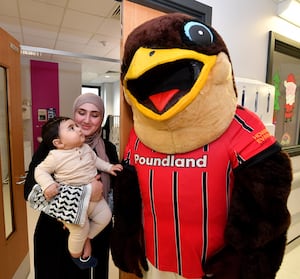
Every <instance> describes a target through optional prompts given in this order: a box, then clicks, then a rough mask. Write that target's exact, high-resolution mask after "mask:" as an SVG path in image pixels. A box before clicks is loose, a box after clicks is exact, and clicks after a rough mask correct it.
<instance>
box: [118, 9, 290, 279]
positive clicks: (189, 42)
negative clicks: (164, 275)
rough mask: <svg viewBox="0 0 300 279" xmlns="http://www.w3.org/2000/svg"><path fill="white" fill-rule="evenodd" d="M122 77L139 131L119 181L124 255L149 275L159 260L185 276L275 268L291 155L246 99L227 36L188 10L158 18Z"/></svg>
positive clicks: (234, 275)
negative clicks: (240, 95) (240, 100)
mask: <svg viewBox="0 0 300 279" xmlns="http://www.w3.org/2000/svg"><path fill="white" fill-rule="evenodd" d="M121 81H122V85H123V88H124V96H125V99H126V101H127V102H128V104H129V105H130V106H131V109H132V112H133V130H132V131H131V133H130V137H129V140H128V144H127V147H126V150H125V154H124V167H125V169H124V171H123V172H122V173H120V174H119V175H118V178H117V181H116V186H115V189H114V229H113V233H112V256H113V260H114V262H115V264H116V265H117V266H118V267H119V268H120V269H121V270H124V271H126V272H130V273H135V274H136V275H137V276H139V277H142V276H143V275H144V276H145V277H147V270H148V266H149V263H151V266H152V267H153V266H154V267H155V269H157V270H159V272H166V271H167V272H172V273H175V274H177V275H180V276H182V277H183V278H208V277H210V278H215V279H221V278H222V279H224V278H226V279H238V278H243V279H246V278H247V279H250V278H251V279H271V278H274V277H275V274H276V272H277V270H278V269H279V266H280V264H281V261H282V257H283V254H284V249H285V243H286V232H287V229H288V226H289V223H290V215H289V212H288V210H287V198H288V195H289V192H290V187H291V181H292V170H291V165H290V160H289V157H288V156H287V154H285V153H284V152H283V151H281V147H280V145H279V144H278V143H277V142H276V139H275V138H274V137H273V136H272V135H270V134H269V132H268V131H267V129H266V128H265V126H264V125H263V123H262V122H261V121H260V120H259V118H258V117H257V116H256V115H255V114H253V113H252V112H250V111H249V110H247V109H246V108H243V107H241V106H238V105H237V92H236V87H235V82H234V75H233V71H232V67H231V61H230V57H229V53H228V50H227V48H226V45H225V44H224V42H223V40H222V38H221V36H220V35H219V34H218V33H217V32H216V31H215V30H214V29H213V28H212V27H210V26H207V25H205V24H203V23H201V22H200V21H199V20H197V19H195V18H191V17H190V16H187V15H183V14H178V13H175V14H168V15H164V16H161V17H158V18H155V19H153V20H150V21H148V22H146V23H144V24H142V25H140V26H139V27H137V28H136V29H135V30H134V31H133V32H132V33H131V34H130V35H129V36H128V39H127V41H126V44H125V49H124V57H123V63H122V74H121ZM142 269H144V270H142ZM147 278H150V277H147ZM174 278H175V277H174ZM153 279H155V278H153Z"/></svg>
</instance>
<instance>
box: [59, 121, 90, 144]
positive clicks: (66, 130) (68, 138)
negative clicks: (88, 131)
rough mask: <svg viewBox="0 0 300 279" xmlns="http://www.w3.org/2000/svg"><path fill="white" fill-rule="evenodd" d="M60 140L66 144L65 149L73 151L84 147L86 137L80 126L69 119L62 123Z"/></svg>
mask: <svg viewBox="0 0 300 279" xmlns="http://www.w3.org/2000/svg"><path fill="white" fill-rule="evenodd" d="M59 139H60V141H61V143H63V144H64V148H63V149H72V148H75V147H80V146H82V144H83V143H84V141H85V136H84V134H83V133H82V131H81V129H80V128H79V126H77V124H75V122H74V121H73V120H72V119H68V120H66V121H62V122H61V123H60V126H59Z"/></svg>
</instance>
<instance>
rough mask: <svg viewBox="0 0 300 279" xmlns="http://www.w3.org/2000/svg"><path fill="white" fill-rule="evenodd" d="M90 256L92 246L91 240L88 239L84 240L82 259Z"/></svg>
mask: <svg viewBox="0 0 300 279" xmlns="http://www.w3.org/2000/svg"><path fill="white" fill-rule="evenodd" d="M91 255H92V245H91V240H90V239H89V238H87V239H86V241H85V243H84V247H83V252H82V256H81V257H82V258H83V259H86V258H88V257H90V256H91Z"/></svg>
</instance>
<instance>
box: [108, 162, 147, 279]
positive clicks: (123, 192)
mask: <svg viewBox="0 0 300 279" xmlns="http://www.w3.org/2000/svg"><path fill="white" fill-rule="evenodd" d="M123 167H124V169H123V171H122V172H120V173H118V175H117V177H116V179H115V183H114V184H115V185H114V211H113V222H114V223H113V224H114V225H113V231H112V234H111V253H112V258H113V261H114V263H115V265H116V266H117V267H118V268H120V269H121V270H123V271H125V272H129V273H134V274H135V275H137V276H138V277H140V278H142V277H143V274H142V269H141V268H143V269H144V270H146V271H147V270H148V265H147V261H146V256H145V244H144V233H143V226H142V206H141V202H142V201H141V195H140V190H139V184H138V179H137V174H136V170H135V168H134V167H133V166H130V165H126V164H123Z"/></svg>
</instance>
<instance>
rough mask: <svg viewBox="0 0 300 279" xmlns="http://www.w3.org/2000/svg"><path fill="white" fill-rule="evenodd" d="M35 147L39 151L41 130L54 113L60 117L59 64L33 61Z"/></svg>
mask: <svg viewBox="0 0 300 279" xmlns="http://www.w3.org/2000/svg"><path fill="white" fill-rule="evenodd" d="M30 73H31V97H32V127H33V147H34V150H36V149H37V147H38V145H39V142H38V140H37V139H38V137H40V136H41V128H42V126H43V124H44V123H45V122H46V121H47V120H48V118H51V117H53V112H54V114H56V115H59V84H58V79H59V73H58V63H52V62H44V61H37V60H31V61H30Z"/></svg>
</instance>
